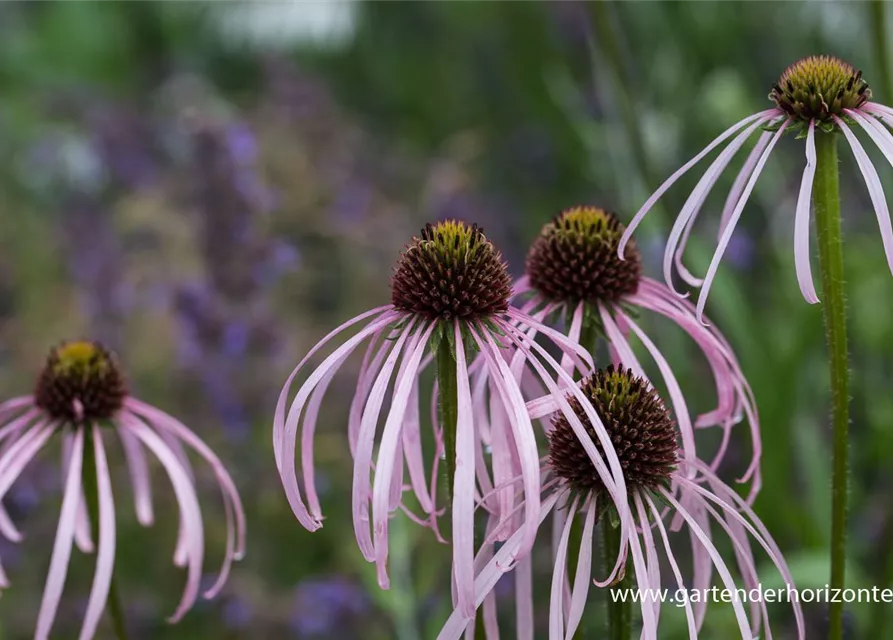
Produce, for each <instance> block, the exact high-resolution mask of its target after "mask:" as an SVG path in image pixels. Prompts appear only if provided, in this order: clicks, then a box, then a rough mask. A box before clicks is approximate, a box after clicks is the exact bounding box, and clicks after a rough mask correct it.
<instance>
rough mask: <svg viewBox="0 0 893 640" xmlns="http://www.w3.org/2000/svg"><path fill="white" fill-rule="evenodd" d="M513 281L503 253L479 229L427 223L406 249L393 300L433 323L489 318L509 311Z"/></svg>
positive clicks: (459, 224) (462, 224) (394, 282)
mask: <svg viewBox="0 0 893 640" xmlns="http://www.w3.org/2000/svg"><path fill="white" fill-rule="evenodd" d="M511 294H512V281H511V277H510V276H509V272H508V267H507V266H506V264H505V261H504V260H503V259H502V254H501V253H500V252H499V251H498V250H497V249H496V247H494V246H493V243H492V242H490V241H489V240H488V239H487V237H486V236H485V235H484V231H483V229H481V228H480V227H478V226H477V225H476V224H473V225H469V224H467V223H465V222H460V221H458V220H446V221H444V222H438V223H436V224H428V225H426V226H425V228H424V229H422V231H421V234H420V235H419V236H416V237H414V238H413V239H412V242H410V243H409V245H407V247H406V248H405V249H404V251H403V253H402V254H401V255H400V259H399V260H398V261H397V265H396V267H395V269H394V276H393V278H392V279H391V301H392V302H393V304H394V307H396V308H397V309H399V310H400V311H405V312H407V313H414V314H420V315H422V316H424V317H426V318H428V319H430V320H435V319H441V320H452V319H453V318H462V319H467V320H475V319H485V318H489V317H492V316H495V315H498V314H501V313H505V311H506V310H507V309H508V303H509V298H510V297H511Z"/></svg>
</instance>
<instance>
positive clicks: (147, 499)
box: [118, 429, 155, 527]
mask: <svg viewBox="0 0 893 640" xmlns="http://www.w3.org/2000/svg"><path fill="white" fill-rule="evenodd" d="M118 437H119V438H120V439H121V447H122V449H123V450H124V459H125V460H126V462H127V471H128V473H130V483H131V485H133V505H134V508H135V509H136V519H137V521H139V523H140V524H141V525H143V526H144V527H149V526H151V525H152V523H153V522H154V521H155V513H154V511H153V509H152V482H151V480H150V478H149V465H148V463H147V462H146V456H145V454H144V453H143V448H142V446H141V445H140V443H139V441H138V440H137V439H136V438H135V437H134V436H133V434H132V433H130V432H129V431H127V430H126V429H123V430H121V431H119V432H118Z"/></svg>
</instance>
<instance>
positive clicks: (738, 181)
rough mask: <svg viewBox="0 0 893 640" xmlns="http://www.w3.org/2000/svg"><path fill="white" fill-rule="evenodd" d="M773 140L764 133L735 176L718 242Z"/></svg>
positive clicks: (723, 209) (721, 222) (724, 205)
mask: <svg viewBox="0 0 893 640" xmlns="http://www.w3.org/2000/svg"><path fill="white" fill-rule="evenodd" d="M771 139H772V132H771V131H764V132H763V133H761V134H760V137H759V138H758V139H757V143H756V144H755V145H754V147H753V149H751V150H750V153H748V154H747V160H745V161H744V165H743V166H742V167H741V171H739V172H738V175H737V176H735V182H733V183H732V188H731V189H729V193H728V195H727V196H726V201H725V204H723V207H722V215H721V216H720V219H719V230H718V233H717V240H718V239H719V237H720V236H722V232H723V231H725V228H726V225H727V224H728V223H729V218H730V217H731V216H732V211H734V210H735V205H736V204H738V200H739V199H740V198H741V192H742V191H744V185H745V184H747V181H748V179H749V178H750V174H752V173H753V168H754V167H755V166H757V161H759V159H760V156H761V155H763V151H765V149H766V145H767V144H769V141H770V140H771ZM699 286H700V285H699Z"/></svg>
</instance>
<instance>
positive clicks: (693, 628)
mask: <svg viewBox="0 0 893 640" xmlns="http://www.w3.org/2000/svg"><path fill="white" fill-rule="evenodd" d="M645 501H646V502H648V507H649V509H651V513H652V515H653V516H654V523H655V524H656V525H657V529H658V531H660V536H661V538H662V539H663V542H664V550H665V551H666V552H667V560H668V561H669V563H670V568H671V569H672V570H673V576H674V577H675V578H676V586H677V587H678V588H679V589H680V590H681V589H685V583H684V581H683V579H682V572H681V571H679V564H678V563H677V562H676V556H675V555H674V554H673V549H672V547H671V546H670V538H669V536H668V535H667V530H666V529H665V528H664V523H663V519H662V518H661V515H660V512H659V511H658V509H657V506H656V505H655V504H654V500H652V499H651V496H649V495H648V494H645ZM682 604H683V605H684V608H685V619H686V621H687V622H688V637H689V640H697V638H698V624H697V622H695V615H694V613H693V612H692V610H691V602H690V601H689V599H688V598H686V599H685V600H684V601H683V603H682Z"/></svg>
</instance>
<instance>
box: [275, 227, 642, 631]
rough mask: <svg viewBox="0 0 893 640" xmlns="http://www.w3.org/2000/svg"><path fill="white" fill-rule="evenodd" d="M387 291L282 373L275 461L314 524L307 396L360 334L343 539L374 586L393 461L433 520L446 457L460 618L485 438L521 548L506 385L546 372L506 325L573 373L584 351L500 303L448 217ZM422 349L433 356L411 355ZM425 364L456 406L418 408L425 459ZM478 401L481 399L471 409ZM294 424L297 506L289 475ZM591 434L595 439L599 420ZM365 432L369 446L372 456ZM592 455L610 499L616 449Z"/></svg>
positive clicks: (535, 469)
mask: <svg viewBox="0 0 893 640" xmlns="http://www.w3.org/2000/svg"><path fill="white" fill-rule="evenodd" d="M391 291H392V303H391V304H389V305H386V306H382V307H378V308H375V309H372V310H370V311H367V312H365V313H363V314H360V315H359V316H357V317H356V318H353V319H352V320H349V321H347V322H346V323H344V324H343V325H341V326H340V327H338V328H337V329H335V330H334V331H332V332H331V333H330V334H329V335H327V336H326V337H325V338H323V339H322V340H321V341H320V342H319V343H318V344H317V345H316V346H315V347H313V349H312V350H311V351H310V353H308V354H307V356H306V357H305V358H304V359H303V360H302V361H301V362H300V363H299V364H298V366H297V368H296V369H295V370H294V371H293V372H292V374H291V376H290V377H289V378H288V381H287V382H286V384H285V387H284V389H283V390H282V394H281V395H280V398H279V402H278V404H277V407H276V413H275V417H274V426H273V444H274V454H275V458H276V465H277V468H278V470H279V473H280V475H281V478H282V482H283V485H284V488H285V492H286V495H287V497H288V500H289V503H290V505H291V507H292V510H293V511H294V513H295V515H296V517H297V518H298V520H299V521H300V522H301V524H302V525H303V526H304V527H306V528H307V529H309V530H311V531H313V530H316V529H318V528H319V527H320V526H322V522H321V521H322V513H321V508H320V503H319V498H318V495H317V490H316V485H315V479H314V474H315V471H314V461H313V439H314V431H315V429H316V422H317V416H318V413H319V408H320V403H321V401H322V397H323V395H324V394H325V392H326V389H327V387H328V385H329V383H330V382H331V380H332V378H333V376H334V375H335V374H336V372H337V371H338V369H339V367H340V366H341V365H342V364H343V363H344V361H345V360H346V358H347V357H348V356H349V355H350V354H351V353H352V352H353V351H354V350H356V349H357V348H358V347H359V345H360V344H361V343H363V342H364V341H367V340H368V341H369V345H368V348H367V351H366V356H365V358H364V359H363V362H362V366H361V369H360V372H359V378H358V382H357V390H356V393H355V396H354V398H353V401H352V403H351V407H350V412H349V418H348V424H347V434H348V441H349V446H350V450H351V454H352V455H353V460H354V468H353V489H352V511H353V522H354V529H355V534H356V538H357V543H358V545H359V548H360V550H361V552H362V553H363V556H364V557H365V558H366V560H368V561H369V562H375V563H376V565H377V570H378V580H379V584H380V585H381V586H382V587H383V588H387V587H388V585H389V579H388V574H387V557H388V521H389V518H390V516H391V514H392V512H394V511H396V510H398V509H403V510H404V511H406V512H407V514H410V515H411V512H410V511H409V510H408V509H406V508H405V506H404V505H403V498H402V494H403V491H404V471H406V472H408V475H409V487H411V489H412V492H413V493H414V494H415V497H416V499H417V501H418V503H419V506H420V508H421V509H422V510H423V511H424V512H425V516H424V517H418V516H413V515H411V517H413V518H414V519H416V520H417V521H419V522H422V523H425V522H427V523H429V524H430V525H431V526H432V527H436V517H437V514H438V511H437V496H436V495H435V487H436V485H437V483H438V478H437V474H438V461H439V458H440V456H441V455H443V456H444V458H445V464H446V465H447V466H450V465H453V466H452V470H451V473H450V475H451V476H452V478H453V481H452V492H451V493H452V495H451V496H450V498H449V500H450V501H451V502H450V508H451V513H452V527H453V535H452V545H453V571H454V579H455V584H456V587H457V588H456V593H455V595H456V600H457V602H458V605H459V607H460V609H461V610H463V611H465V612H466V613H468V614H473V612H474V606H473V576H474V572H473V560H474V502H475V496H476V495H478V496H481V495H482V494H483V493H486V492H489V491H490V490H491V489H492V486H493V481H491V480H490V478H489V474H488V473H487V472H486V469H485V468H484V467H485V460H484V450H485V449H486V448H487V447H488V446H489V447H491V448H492V460H493V465H494V467H495V471H494V476H495V477H496V480H495V482H496V484H497V485H499V484H502V483H501V478H502V476H501V475H500V472H502V471H504V472H505V473H507V474H511V475H517V476H518V477H520V479H521V484H522V486H523V495H524V498H525V500H524V509H523V512H522V513H520V515H519V519H520V530H521V531H522V532H523V538H522V542H523V543H522V545H521V546H520V548H519V553H523V552H526V550H528V549H529V548H530V546H531V545H532V543H533V539H534V537H535V535H536V530H537V527H538V516H539V510H540V505H539V495H540V482H541V479H540V454H539V450H538V448H537V441H536V434H535V431H534V429H533V426H532V424H531V419H530V417H529V415H528V413H527V408H526V404H525V397H524V395H523V394H522V390H521V384H520V383H521V380H522V378H523V377H524V375H523V374H524V373H525V369H528V370H529V367H533V370H534V372H535V375H536V376H540V377H543V378H546V379H548V378H550V376H551V377H553V378H554V376H555V372H554V368H555V367H557V366H558V363H557V362H554V361H553V364H554V366H553V365H549V364H546V365H544V364H543V363H542V362H541V360H542V357H541V356H536V355H534V354H532V353H530V351H529V350H525V351H523V352H521V351H518V350H513V349H511V344H512V343H511V341H509V340H508V339H507V338H506V336H507V335H509V327H511V329H512V330H513V331H516V330H517V328H516V327H521V328H523V329H524V330H529V331H534V332H541V333H542V334H544V335H546V336H547V337H549V338H550V339H551V340H552V342H553V343H554V344H555V345H556V346H557V348H558V349H559V351H560V352H561V353H562V354H564V355H565V356H566V357H567V358H569V359H571V360H572V361H573V362H575V363H576V366H577V369H578V370H579V371H583V372H584V373H585V372H588V371H590V370H591V369H592V367H593V364H592V359H591V357H590V356H589V354H588V352H587V351H586V350H585V349H583V348H581V347H580V346H579V345H578V344H576V343H574V342H572V341H570V340H568V339H567V338H566V337H565V336H562V335H561V334H560V333H558V332H557V331H555V330H553V329H550V328H549V327H547V326H545V325H543V324H542V323H541V322H539V321H537V320H535V319H534V318H532V317H530V316H529V315H527V314H525V313H523V312H522V311H519V310H517V309H512V308H510V307H509V299H510V297H511V295H512V290H511V279H510V277H509V274H508V270H507V268H506V265H505V262H504V261H503V259H502V255H501V254H500V253H499V251H498V250H497V249H496V248H495V247H494V246H493V244H492V243H491V242H490V241H489V240H488V239H487V238H486V236H485V235H484V234H483V232H482V230H481V229H480V228H478V227H477V226H476V225H469V224H466V223H464V222H457V221H452V220H450V221H445V222H439V223H437V224H433V225H428V226H426V227H425V228H424V229H423V230H422V232H421V234H420V235H419V236H418V237H415V238H413V239H412V241H411V242H410V243H409V245H408V246H407V247H406V248H405V250H404V251H403V253H402V254H401V255H400V258H399V260H398V261H397V264H396V267H395V272H394V274H393V277H392V280H391ZM360 322H365V325H364V326H363V328H362V329H360V330H359V332H357V333H356V334H355V335H354V336H352V337H351V338H349V339H348V340H346V341H344V343H343V344H342V345H341V346H339V347H338V348H336V349H335V350H334V351H333V352H332V353H331V354H330V355H329V356H328V357H327V358H325V360H324V361H323V362H322V363H321V364H320V365H319V366H318V367H317V368H316V369H314V370H313V371H312V372H310V374H309V376H308V377H307V379H306V381H305V382H304V383H303V384H302V385H301V386H300V388H299V389H298V391H297V394H296V395H295V397H294V399H293V400H292V402H291V405H290V406H289V403H288V400H289V397H290V396H291V385H292V382H293V381H294V379H295V377H296V376H297V375H298V374H299V373H300V372H302V371H303V370H304V368H305V365H306V364H307V362H308V361H309V359H310V358H311V357H312V356H313V355H314V354H315V353H316V352H317V351H318V350H319V349H321V348H322V347H324V346H325V345H326V344H328V343H329V341H331V340H332V339H333V338H334V337H335V336H337V335H338V334H340V333H342V332H343V331H344V330H345V329H347V328H349V327H351V326H353V325H356V324H358V323H360ZM429 347H430V348H431V350H432V351H433V352H434V354H435V356H434V357H426V356H425V352H426V349H428V348H429ZM474 351H477V352H478V353H477V356H476V358H475V359H474V360H473V362H472V363H471V364H469V360H468V355H467V354H469V353H472V352H474ZM434 360H436V361H437V369H438V378H439V379H440V380H452V381H454V385H455V387H454V388H452V389H447V390H445V389H443V388H440V389H437V388H435V389H434V391H433V395H434V396H435V397H436V396H437V395H438V394H440V396H442V397H441V398H440V402H441V406H442V407H443V406H444V404H445V400H446V401H448V400H449V398H447V397H446V395H447V394H450V395H452V397H453V398H454V399H455V406H456V415H455V416H454V417H451V418H449V419H450V420H451V421H452V420H455V422H454V423H453V424H445V420H444V417H443V415H441V416H438V415H437V411H436V409H435V410H434V411H433V412H432V413H433V414H434V415H433V416H432V423H433V425H434V430H435V433H434V440H435V441H436V443H437V450H436V451H435V452H433V455H431V456H430V457H429V458H428V459H429V460H430V464H426V458H425V456H424V455H423V451H422V446H421V437H420V422H419V406H418V403H419V382H420V374H421V372H422V370H423V369H424V368H425V367H426V366H427V365H428V364H429V363H431V362H432V361H434ZM398 361H399V363H400V364H399V367H398V366H397V363H398ZM550 367H552V369H553V370H552V371H551V372H550V369H549V368H550ZM395 371H396V375H395ZM470 376H471V377H470ZM472 378H473V379H474V384H473V386H474V392H472V382H471V379H472ZM392 379H393V392H392V393H391V394H390V402H389V409H388V411H387V417H386V418H385V420H384V427H383V429H382V431H381V433H380V435H378V433H377V431H378V423H379V419H380V414H381V413H382V405H383V404H384V401H385V397H386V396H387V395H388V393H387V391H388V388H389V386H390V384H391V381H392ZM487 391H489V394H488V393H487ZM434 402H436V400H435V401H434ZM479 403H486V404H485V405H484V407H483V410H481V407H480V405H479ZM488 413H492V416H493V419H492V420H490V419H488V418H487V417H486V415H485V414H488ZM299 428H300V430H301V438H300V443H301V444H300V457H301V463H302V480H303V491H304V493H305V494H306V497H307V504H306V505H305V502H304V500H303V498H302V492H301V490H300V487H299V485H298V479H297V477H296V473H295V454H296V445H297V436H298V431H299ZM599 435H600V437H601V438H603V439H604V441H605V442H609V441H608V440H607V433H606V432H605V431H604V430H602V431H601V432H600V434H599ZM376 441H377V442H378V455H377V458H376V459H375V461H374V464H373V450H374V449H375V443H376ZM593 451H594V450H593ZM597 459H598V468H599V473H601V474H603V476H604V478H603V479H604V482H605V485H606V487H607V488H608V490H609V491H610V492H611V493H612V494H613V495H615V496H616V497H617V499H618V500H620V499H623V496H624V495H625V489H624V487H623V479H622V473H621V470H620V467H619V462H618V459H617V456H616V455H614V454H613V450H611V453H610V454H609V455H607V456H605V461H602V459H601V457H598V458H597ZM427 467H430V469H431V471H430V475H429V473H428V471H427ZM373 471H374V479H371V478H370V476H372V475H373V474H372V472H373ZM618 479H619V482H618ZM509 492H510V493H511V488H510V487H509ZM500 504H502V505H503V506H504V508H503V509H502V512H501V514H502V516H504V517H505V518H506V520H505V522H504V525H505V527H509V526H510V524H509V520H508V518H509V517H510V516H511V517H514V515H515V514H513V513H511V512H512V511H513V510H514V508H513V506H512V503H511V501H506V502H501V503H500ZM370 505H371V508H370ZM492 508H493V509H497V508H498V506H493V507H492ZM370 525H371V529H370Z"/></svg>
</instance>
